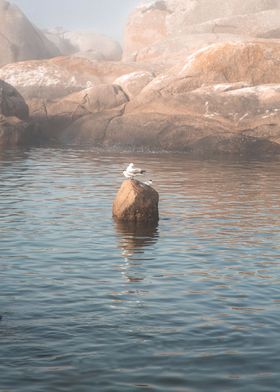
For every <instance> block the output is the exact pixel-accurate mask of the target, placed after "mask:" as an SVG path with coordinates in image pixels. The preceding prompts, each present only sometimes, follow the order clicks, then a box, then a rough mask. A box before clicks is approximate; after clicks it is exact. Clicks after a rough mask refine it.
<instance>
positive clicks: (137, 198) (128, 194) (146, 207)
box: [113, 179, 159, 223]
mask: <svg viewBox="0 0 280 392" xmlns="http://www.w3.org/2000/svg"><path fill="white" fill-rule="evenodd" d="M158 202H159V195H158V193H157V191H155V190H154V189H153V188H152V187H150V186H148V185H145V184H143V183H142V182H140V181H137V180H134V179H133V180H125V181H124V182H123V183H122V185H121V187H120V189H119V191H118V193H117V196H116V198H115V200H114V203H113V217H114V218H115V219H116V220H118V221H123V222H135V223H137V222H139V223H140V222H157V221H158V219H159V213H158Z"/></svg>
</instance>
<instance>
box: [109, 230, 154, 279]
mask: <svg viewBox="0 0 280 392" xmlns="http://www.w3.org/2000/svg"><path fill="white" fill-rule="evenodd" d="M115 228H116V233H117V237H118V240H119V248H120V249H121V252H122V256H123V258H124V263H123V264H122V266H121V269H122V270H123V271H124V275H125V276H126V278H127V280H128V281H129V282H139V281H141V280H144V274H143V271H142V272H140V268H139V267H140V266H142V261H143V260H144V259H143V257H141V256H140V255H142V254H143V253H144V252H145V249H146V248H148V247H150V246H152V245H153V244H155V243H156V241H157V239H158V224H157V223H156V224H135V223H124V222H115ZM146 259H147V256H146V257H145V260H146Z"/></svg>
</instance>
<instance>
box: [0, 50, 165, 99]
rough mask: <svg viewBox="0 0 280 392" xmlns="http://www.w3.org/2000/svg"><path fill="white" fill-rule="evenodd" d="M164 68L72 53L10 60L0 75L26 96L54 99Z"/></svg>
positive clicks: (157, 71) (0, 71) (28, 97)
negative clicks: (35, 58)
mask: <svg viewBox="0 0 280 392" xmlns="http://www.w3.org/2000/svg"><path fill="white" fill-rule="evenodd" d="M161 69H162V67H160V66H153V65H149V64H145V65H141V64H139V63H132V64H130V63H123V62H111V61H105V62H103V61H90V60H87V59H85V58H79V57H72V56H70V57H56V58H53V59H49V60H37V61H36V60H33V61H22V62H18V63H13V64H8V65H6V66H4V67H2V68H1V69H0V78H1V79H3V80H5V81H6V82H7V83H10V84H11V85H13V86H14V87H15V88H16V89H17V90H18V91H19V92H20V93H21V94H22V95H23V96H24V98H25V99H32V98H38V99H43V100H52V99H57V98H61V97H65V96H66V95H69V94H72V93H74V92H77V91H81V90H84V89H86V88H89V87H95V86H97V85H98V84H112V83H113V82H114V80H115V79H117V78H119V77H120V76H122V75H125V74H129V73H132V72H151V73H153V74H155V75H157V74H159V72H160V70H161Z"/></svg>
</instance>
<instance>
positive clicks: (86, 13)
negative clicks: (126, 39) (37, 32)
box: [10, 0, 141, 40]
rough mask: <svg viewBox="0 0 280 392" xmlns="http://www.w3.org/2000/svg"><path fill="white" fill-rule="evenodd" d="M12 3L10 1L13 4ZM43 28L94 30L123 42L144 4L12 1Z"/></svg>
mask: <svg viewBox="0 0 280 392" xmlns="http://www.w3.org/2000/svg"><path fill="white" fill-rule="evenodd" d="M10 1H11V0H10ZM11 2H13V3H16V4H17V5H18V6H19V7H20V8H21V10H22V11H23V12H24V13H25V15H27V16H28V18H29V19H30V20H31V22H33V23H34V24H35V25H37V26H38V27H40V28H49V27H57V26H62V27H64V28H65V29H66V30H82V29H85V30H94V31H96V32H100V33H103V34H107V35H109V36H112V37H114V38H116V39H119V40H121V37H122V29H123V26H124V24H125V22H126V20H127V16H128V14H129V12H130V11H131V10H133V8H135V6H136V5H137V4H139V3H141V0H47V1H43V0H12V1H11Z"/></svg>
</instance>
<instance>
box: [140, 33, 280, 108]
mask: <svg viewBox="0 0 280 392" xmlns="http://www.w3.org/2000/svg"><path fill="white" fill-rule="evenodd" d="M279 55H280V42H278V41H274V40H259V41H251V42H247V43H238V42H228V43H223V44H216V45H211V46H209V47H207V48H204V49H201V50H199V51H197V52H195V53H194V54H193V55H192V56H190V57H188V58H187V60H186V61H185V62H183V63H182V62H181V63H179V64H178V65H176V66H175V67H173V68H171V69H170V70H169V71H167V72H165V73H162V74H161V75H159V76H158V77H157V78H155V79H154V80H153V81H152V82H151V83H149V84H148V85H147V86H146V87H145V88H144V89H143V90H142V92H141V93H140V95H139V96H138V98H137V101H138V102H140V103H143V102H147V101H152V100H153V99H154V98H155V97H156V96H158V95H160V96H169V95H173V94H180V93H185V92H187V91H192V90H194V89H196V88H199V87H201V86H202V85H212V84H219V83H235V82H243V83H249V84H252V85H261V84H268V83H280V62H279Z"/></svg>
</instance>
